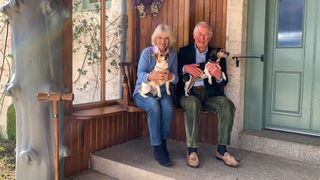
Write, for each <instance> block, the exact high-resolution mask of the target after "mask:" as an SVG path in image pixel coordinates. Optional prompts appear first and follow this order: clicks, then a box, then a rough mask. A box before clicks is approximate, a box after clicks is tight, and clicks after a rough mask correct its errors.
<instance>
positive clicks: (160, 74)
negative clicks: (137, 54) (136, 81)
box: [148, 71, 172, 81]
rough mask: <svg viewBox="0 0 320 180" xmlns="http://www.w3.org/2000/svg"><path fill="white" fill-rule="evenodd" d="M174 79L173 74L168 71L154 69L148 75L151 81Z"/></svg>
mask: <svg viewBox="0 0 320 180" xmlns="http://www.w3.org/2000/svg"><path fill="white" fill-rule="evenodd" d="M170 79H172V74H171V73H170V72H168V71H152V72H151V73H150V75H149V76H148V80H149V81H158V80H160V81H163V80H170Z"/></svg>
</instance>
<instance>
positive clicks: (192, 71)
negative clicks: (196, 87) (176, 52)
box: [184, 64, 203, 78]
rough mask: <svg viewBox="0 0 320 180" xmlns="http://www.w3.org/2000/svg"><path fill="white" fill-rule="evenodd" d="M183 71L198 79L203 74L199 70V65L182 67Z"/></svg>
mask: <svg viewBox="0 0 320 180" xmlns="http://www.w3.org/2000/svg"><path fill="white" fill-rule="evenodd" d="M184 71H185V72H186V73H189V74H191V75H192V76H194V77H198V78H201V76H202V74H203V72H202V70H201V69H200V68H199V64H188V65H184Z"/></svg>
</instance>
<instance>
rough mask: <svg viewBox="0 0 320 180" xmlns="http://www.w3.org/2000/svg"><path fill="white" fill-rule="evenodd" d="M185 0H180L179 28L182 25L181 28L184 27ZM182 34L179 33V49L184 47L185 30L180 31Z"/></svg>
mask: <svg viewBox="0 0 320 180" xmlns="http://www.w3.org/2000/svg"><path fill="white" fill-rule="evenodd" d="M184 3H185V2H184V0H179V8H178V9H177V11H179V15H178V17H179V22H178V23H179V27H180V25H181V27H183V22H184V18H185V17H184V11H183V7H184ZM180 31H181V32H179V34H178V37H179V38H178V41H177V42H178V47H182V46H183V31H184V30H183V29H181V30H180Z"/></svg>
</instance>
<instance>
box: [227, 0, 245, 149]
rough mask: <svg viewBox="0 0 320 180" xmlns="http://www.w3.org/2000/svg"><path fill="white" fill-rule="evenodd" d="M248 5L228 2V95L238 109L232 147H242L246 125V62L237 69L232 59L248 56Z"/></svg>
mask: <svg viewBox="0 0 320 180" xmlns="http://www.w3.org/2000/svg"><path fill="white" fill-rule="evenodd" d="M247 4H248V1H247V0H228V2H227V30H226V50H227V51H228V52H230V56H229V58H228V63H227V68H228V77H229V83H228V85H227V87H226V94H227V96H228V97H229V98H230V99H231V100H232V101H233V103H234V104H235V106H236V108H237V110H236V114H235V119H234V124H233V130H232V135H231V145H232V146H237V147H238V146H240V142H239V133H240V132H241V131H242V130H243V124H244V119H243V113H244V109H243V105H244V80H245V61H241V60H240V66H239V67H236V62H235V60H234V59H232V57H233V56H239V55H245V54H246V32H247V28H246V27H247Z"/></svg>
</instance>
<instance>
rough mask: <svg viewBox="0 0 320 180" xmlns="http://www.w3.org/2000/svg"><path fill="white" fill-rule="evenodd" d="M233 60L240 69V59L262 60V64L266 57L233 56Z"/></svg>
mask: <svg viewBox="0 0 320 180" xmlns="http://www.w3.org/2000/svg"><path fill="white" fill-rule="evenodd" d="M232 59H236V67H239V59H260V60H261V62H263V60H264V55H263V54H261V55H260V56H233V57H232Z"/></svg>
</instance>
